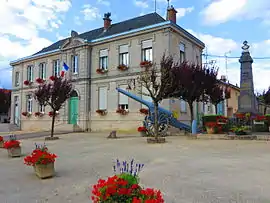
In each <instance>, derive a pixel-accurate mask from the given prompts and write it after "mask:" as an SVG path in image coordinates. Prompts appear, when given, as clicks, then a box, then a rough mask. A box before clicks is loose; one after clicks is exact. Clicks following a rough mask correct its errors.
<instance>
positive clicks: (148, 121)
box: [144, 113, 169, 136]
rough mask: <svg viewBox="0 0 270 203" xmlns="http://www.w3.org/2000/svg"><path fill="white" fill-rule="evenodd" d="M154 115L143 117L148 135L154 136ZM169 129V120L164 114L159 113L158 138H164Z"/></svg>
mask: <svg viewBox="0 0 270 203" xmlns="http://www.w3.org/2000/svg"><path fill="white" fill-rule="evenodd" d="M154 116H155V114H154V113H151V115H148V116H146V117H145V120H144V124H145V127H146V128H147V130H148V133H149V134H150V135H154V134H155V129H154V118H155V117H154ZM168 128H169V118H168V116H167V115H166V114H163V113H160V114H159V115H158V131H159V135H160V136H166V133H167V131H168Z"/></svg>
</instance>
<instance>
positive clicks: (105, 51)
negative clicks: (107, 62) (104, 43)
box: [99, 49, 108, 57]
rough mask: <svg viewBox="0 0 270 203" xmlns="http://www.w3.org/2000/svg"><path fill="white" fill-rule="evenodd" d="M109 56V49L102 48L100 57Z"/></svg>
mask: <svg viewBox="0 0 270 203" xmlns="http://www.w3.org/2000/svg"><path fill="white" fill-rule="evenodd" d="M105 56H108V49H103V50H100V52H99V57H105Z"/></svg>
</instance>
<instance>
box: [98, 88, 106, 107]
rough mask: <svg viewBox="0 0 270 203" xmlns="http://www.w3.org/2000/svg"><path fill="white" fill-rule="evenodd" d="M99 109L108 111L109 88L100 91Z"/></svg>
mask: <svg viewBox="0 0 270 203" xmlns="http://www.w3.org/2000/svg"><path fill="white" fill-rule="evenodd" d="M98 94H99V95H98V109H99V110H106V109H107V87H100V88H99V89H98Z"/></svg>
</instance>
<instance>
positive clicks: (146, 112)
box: [140, 108, 149, 115]
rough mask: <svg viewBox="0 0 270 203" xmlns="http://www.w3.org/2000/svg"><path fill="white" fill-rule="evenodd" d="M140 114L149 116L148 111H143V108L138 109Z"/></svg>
mask: <svg viewBox="0 0 270 203" xmlns="http://www.w3.org/2000/svg"><path fill="white" fill-rule="evenodd" d="M140 113H141V114H145V115H148V114H149V110H148V109H145V108H141V109H140Z"/></svg>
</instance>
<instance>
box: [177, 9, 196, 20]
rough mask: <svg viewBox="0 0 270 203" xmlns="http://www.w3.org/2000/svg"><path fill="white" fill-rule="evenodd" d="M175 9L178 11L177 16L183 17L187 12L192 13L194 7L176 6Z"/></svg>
mask: <svg viewBox="0 0 270 203" xmlns="http://www.w3.org/2000/svg"><path fill="white" fill-rule="evenodd" d="M175 10H176V11H177V14H176V17H177V18H182V17H184V16H185V15H186V14H188V13H191V12H192V11H193V10H194V7H193V6H192V7H188V8H176V9H175Z"/></svg>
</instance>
